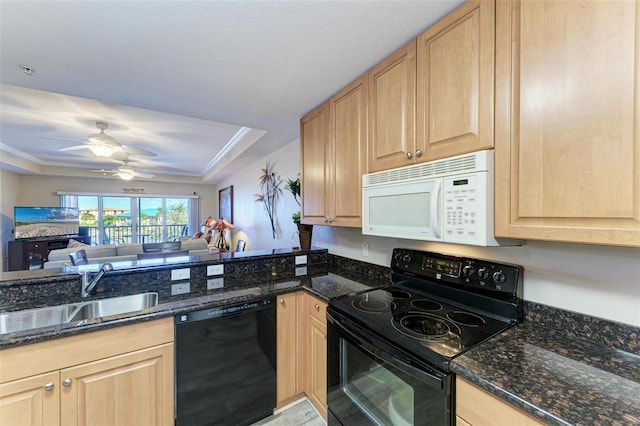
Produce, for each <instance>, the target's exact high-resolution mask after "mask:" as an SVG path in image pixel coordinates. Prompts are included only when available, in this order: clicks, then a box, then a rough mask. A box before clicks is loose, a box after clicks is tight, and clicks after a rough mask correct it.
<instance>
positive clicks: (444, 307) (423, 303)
mask: <svg viewBox="0 0 640 426" xmlns="http://www.w3.org/2000/svg"><path fill="white" fill-rule="evenodd" d="M329 306H330V308H331V309H333V310H335V311H337V312H338V313H340V314H342V315H344V316H345V317H347V318H349V319H350V320H352V321H353V322H355V323H357V324H359V325H360V326H361V327H364V328H366V329H369V330H372V331H374V332H376V333H377V334H378V335H379V336H382V337H383V338H385V339H386V340H389V341H391V342H393V343H395V344H396V345H398V346H399V347H401V348H403V349H404V350H405V351H408V352H411V353H412V354H413V355H415V356H417V357H419V358H421V359H423V360H425V361H427V362H430V363H435V364H436V365H439V366H440V367H441V368H444V369H445V370H448V364H449V362H450V360H451V359H452V358H454V357H455V356H457V355H459V354H461V353H463V352H464V351H466V350H468V349H470V348H472V347H474V346H476V345H478V344H480V343H481V342H483V341H485V340H486V339H488V338H490V337H492V336H494V335H496V334H497V333H500V332H501V331H504V330H506V329H507V328H509V327H510V326H511V325H512V323H511V322H507V321H500V320H497V319H494V318H491V317H488V316H486V315H483V314H480V313H477V312H471V311H469V310H467V309H465V308H463V307H460V306H455V305H453V304H451V303H450V302H449V303H448V302H447V301H443V300H440V299H434V298H431V297H429V296H428V295H425V294H422V293H418V292H416V291H414V290H412V289H404V288H399V287H389V288H384V289H376V290H370V291H367V292H364V293H360V294H357V295H347V296H343V297H339V298H336V299H332V300H331V302H330V304H329Z"/></svg>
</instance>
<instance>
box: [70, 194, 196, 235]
mask: <svg viewBox="0 0 640 426" xmlns="http://www.w3.org/2000/svg"><path fill="white" fill-rule="evenodd" d="M60 195H61V205H63V206H74V207H76V206H77V207H78V208H79V209H80V233H81V234H82V235H88V236H90V237H91V241H92V242H93V244H124V243H157V242H162V241H173V240H177V239H178V238H179V237H181V236H184V235H190V234H191V232H189V230H190V229H194V230H195V229H197V226H198V223H197V222H198V214H197V210H198V206H197V198H195V197H175V196H173V197H163V196H145V197H143V196H134V197H131V196H120V195H117V196H116V195H85V194H65V193H61V194H60Z"/></svg>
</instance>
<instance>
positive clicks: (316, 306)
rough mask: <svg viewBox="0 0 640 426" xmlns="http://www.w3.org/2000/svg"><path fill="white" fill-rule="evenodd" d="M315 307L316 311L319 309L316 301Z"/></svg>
mask: <svg viewBox="0 0 640 426" xmlns="http://www.w3.org/2000/svg"><path fill="white" fill-rule="evenodd" d="M314 307H315V308H316V311H319V310H320V305H319V304H317V303H316V305H315V306H314Z"/></svg>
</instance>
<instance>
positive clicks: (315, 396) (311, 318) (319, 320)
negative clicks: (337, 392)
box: [298, 292, 327, 419]
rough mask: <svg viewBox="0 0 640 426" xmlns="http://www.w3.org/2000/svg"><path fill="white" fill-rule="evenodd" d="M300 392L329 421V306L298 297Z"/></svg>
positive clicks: (301, 296) (313, 299)
mask: <svg viewBox="0 0 640 426" xmlns="http://www.w3.org/2000/svg"><path fill="white" fill-rule="evenodd" d="M298 314H299V322H298V357H299V360H298V390H299V391H302V392H304V393H305V394H306V395H307V398H309V401H311V403H312V404H313V405H314V406H315V408H316V409H317V410H318V412H319V413H320V414H321V415H322V416H323V417H324V418H325V419H326V418H327V303H326V302H325V301H324V300H322V299H319V298H317V297H314V296H312V295H310V294H308V293H304V292H300V293H298Z"/></svg>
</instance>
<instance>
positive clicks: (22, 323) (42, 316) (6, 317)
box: [0, 305, 76, 334]
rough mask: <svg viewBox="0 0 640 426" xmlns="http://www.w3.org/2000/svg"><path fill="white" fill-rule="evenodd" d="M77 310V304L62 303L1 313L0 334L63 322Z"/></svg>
mask: <svg viewBox="0 0 640 426" xmlns="http://www.w3.org/2000/svg"><path fill="white" fill-rule="evenodd" d="M75 310H76V305H60V306H50V307H46V308H37V309H28V310H25V311H16V312H8V313H5V314H0V334H4V333H13V332H16V331H21V330H29V329H32V328H40V327H49V326H51V325H56V324H62V323H64V322H65V321H66V320H67V318H69V316H70V315H71V314H72V313H73V312H74V311H75Z"/></svg>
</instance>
